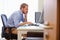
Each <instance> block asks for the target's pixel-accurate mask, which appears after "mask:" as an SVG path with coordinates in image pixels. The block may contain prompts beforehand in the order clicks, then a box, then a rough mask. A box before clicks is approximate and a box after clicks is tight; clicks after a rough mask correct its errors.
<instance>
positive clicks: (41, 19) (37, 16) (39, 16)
mask: <svg viewBox="0 0 60 40" xmlns="http://www.w3.org/2000/svg"><path fill="white" fill-rule="evenodd" d="M35 23H40V24H43V23H44V12H42V13H41V12H35Z"/></svg>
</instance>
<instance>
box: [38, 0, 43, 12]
mask: <svg viewBox="0 0 60 40" xmlns="http://www.w3.org/2000/svg"><path fill="white" fill-rule="evenodd" d="M43 8H44V0H38V11H42V10H43Z"/></svg>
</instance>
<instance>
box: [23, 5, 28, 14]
mask: <svg viewBox="0 0 60 40" xmlns="http://www.w3.org/2000/svg"><path fill="white" fill-rule="evenodd" d="M22 11H23V13H24V14H27V13H28V6H25V7H24V8H23V10H22Z"/></svg>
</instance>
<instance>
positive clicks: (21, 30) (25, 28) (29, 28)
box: [17, 26, 46, 40]
mask: <svg viewBox="0 0 60 40" xmlns="http://www.w3.org/2000/svg"><path fill="white" fill-rule="evenodd" d="M45 27H46V26H45ZM17 30H18V40H22V39H23V36H22V34H27V32H44V27H43V26H41V27H38V26H21V27H19V28H17Z"/></svg>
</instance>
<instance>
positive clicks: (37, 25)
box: [28, 24, 39, 26]
mask: <svg viewBox="0 0 60 40" xmlns="http://www.w3.org/2000/svg"><path fill="white" fill-rule="evenodd" d="M28 26H39V25H37V24H28Z"/></svg>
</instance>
